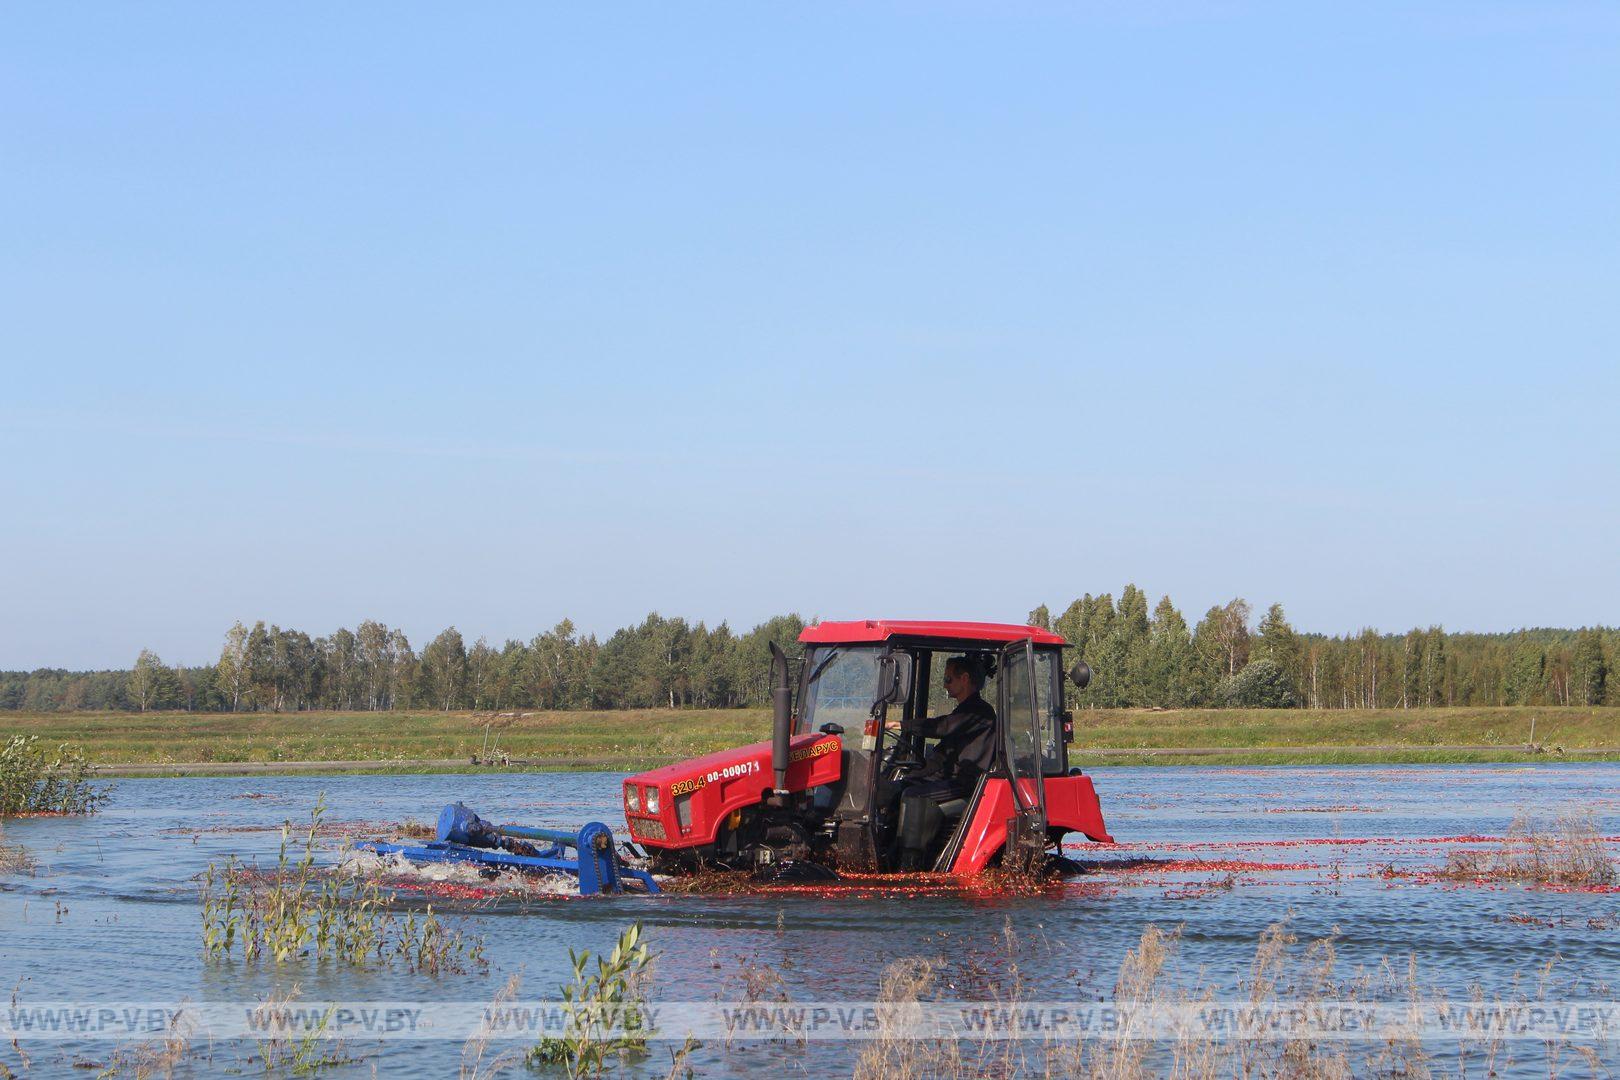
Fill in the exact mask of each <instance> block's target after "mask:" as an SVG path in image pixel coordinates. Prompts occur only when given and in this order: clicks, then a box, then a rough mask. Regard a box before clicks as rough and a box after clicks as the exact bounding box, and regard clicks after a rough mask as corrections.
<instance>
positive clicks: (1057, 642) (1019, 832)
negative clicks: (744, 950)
mask: <svg viewBox="0 0 1620 1080" xmlns="http://www.w3.org/2000/svg"><path fill="white" fill-rule="evenodd" d="M799 641H800V643H801V644H802V645H803V646H804V655H803V659H802V661H800V662H799V663H797V664H796V665H795V664H792V663H790V662H789V661H788V659H787V657H786V656H785V655H784V654H783V653H782V652H781V650H779V649H775V648H774V647H773V662H772V691H773V695H772V696H773V705H774V709H773V720H774V722H773V732H772V739H771V740H770V741H769V742H763V743H758V744H755V745H753V746H748V747H742V748H739V749H737V750H733V751H722V752H720V753H718V754H711V755H708V756H707V757H704V758H697V759H694V760H692V761H688V762H683V763H681V764H678V765H671V766H667V767H665V768H662V769H655V770H652V771H651V772H647V773H642V774H640V775H639V776H633V777H630V778H629V779H628V780H626V781H625V811H626V818H627V820H628V822H629V825H630V832H631V835H632V837H634V838H635V840H636V841H637V842H639V843H641V844H642V845H643V846H644V847H646V848H647V849H648V851H649V852H650V853H651V854H652V855H653V856H654V860H655V863H656V864H658V865H659V866H660V867H661V868H663V869H666V870H668V869H681V868H684V867H692V866H695V865H699V864H706V865H718V866H726V867H732V868H739V869H741V868H747V869H754V870H773V871H774V870H779V869H780V868H782V867H784V866H796V867H799V868H801V870H802V869H809V870H810V871H811V872H812V873H831V872H835V871H838V870H845V871H864V872H873V871H876V872H887V871H899V870H935V871H940V872H949V873H953V874H959V875H971V874H974V873H976V872H978V871H979V870H981V869H983V868H984V867H986V866H988V865H991V864H992V863H994V864H998V865H1002V866H1009V867H1011V866H1025V867H1036V866H1040V865H1042V864H1044V862H1045V861H1046V859H1047V858H1048V856H1049V854H1050V853H1054V852H1055V851H1056V849H1057V848H1058V846H1059V845H1060V843H1061V841H1062V838H1063V837H1064V836H1065V835H1066V834H1068V833H1070V832H1078V833H1080V834H1082V835H1084V836H1087V837H1089V838H1090V839H1092V840H1095V841H1100V842H1105V843H1111V842H1112V839H1111V838H1110V837H1109V835H1108V833H1107V830H1106V828H1105V827H1104V825H1103V819H1102V812H1101V809H1100V807H1099V805H1098V802H1097V796H1096V792H1095V790H1094V789H1093V788H1092V784H1091V780H1090V778H1089V777H1086V776H1083V775H1081V774H1080V771H1079V770H1078V769H1071V768H1070V766H1069V762H1068V744H1069V742H1070V740H1071V739H1072V738H1073V732H1074V722H1073V717H1072V715H1071V714H1070V713H1068V712H1066V711H1065V710H1064V708H1063V680H1064V678H1065V671H1064V667H1063V648H1064V646H1065V645H1066V644H1067V643H1066V642H1065V641H1064V640H1063V638H1061V637H1060V636H1058V635H1057V634H1054V633H1052V632H1050V631H1048V630H1043V629H1041V628H1039V627H1032V626H1017V625H1004V624H996V623H961V622H892V621H890V622H886V621H876V620H866V621H861V622H836V623H821V624H818V625H816V626H812V627H809V628H807V629H806V630H805V631H804V632H803V633H802V634H801V635H800V637H799ZM953 661H954V662H953ZM948 668H949V670H950V671H952V672H953V673H958V674H959V673H960V672H962V671H970V672H971V673H972V680H973V683H974V685H975V686H976V687H977V689H978V693H979V695H980V696H981V697H982V698H983V704H980V703H972V705H971V708H970V711H971V712H972V715H971V717H970V720H971V723H968V724H966V725H963V724H956V725H955V726H956V727H957V728H958V729H959V730H958V731H956V732H955V733H954V735H948V736H947V737H946V738H945V739H941V740H937V741H936V740H932V739H930V738H929V737H928V735H929V731H930V728H931V725H929V724H928V723H927V721H928V718H930V717H940V716H944V715H946V714H950V713H951V712H952V710H953V709H955V708H957V702H956V701H954V700H952V697H950V696H947V692H946V686H945V680H944V676H945V674H946V672H947V669H948ZM1089 674H1090V673H1089V670H1088V669H1087V668H1086V666H1085V664H1084V663H1076V664H1075V665H1074V666H1073V668H1072V669H1070V671H1069V672H1068V673H1067V676H1068V677H1069V678H1070V679H1071V680H1072V681H1074V682H1075V683H1076V684H1077V685H1080V686H1082V687H1083V686H1084V685H1085V683H1086V682H1087V681H1088V679H1089ZM966 689H967V688H966V687H964V686H962V684H960V683H957V684H956V685H955V686H954V687H953V692H954V693H956V694H961V695H962V696H964V697H965V696H966V695H965V693H963V691H965V690H966ZM990 714H993V715H990ZM964 715H965V714H964ZM966 758H971V759H972V762H974V763H976V764H974V765H973V767H968V766H965V765H963V763H962V761H963V759H966ZM981 766H982V767H981Z"/></svg>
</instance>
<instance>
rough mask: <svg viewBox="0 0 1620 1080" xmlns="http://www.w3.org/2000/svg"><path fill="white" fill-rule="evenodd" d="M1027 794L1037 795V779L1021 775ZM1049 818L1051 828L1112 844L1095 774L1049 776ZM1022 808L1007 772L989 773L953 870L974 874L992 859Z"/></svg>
mask: <svg viewBox="0 0 1620 1080" xmlns="http://www.w3.org/2000/svg"><path fill="white" fill-rule="evenodd" d="M1019 784H1020V785H1022V788H1023V792H1024V794H1025V796H1026V798H1027V799H1029V800H1033V799H1034V798H1035V785H1034V783H1033V782H1032V781H1030V780H1020V781H1019ZM1045 787H1046V824H1047V829H1048V833H1049V834H1050V833H1058V834H1062V833H1065V832H1078V833H1082V834H1084V835H1085V836H1086V837H1088V838H1089V839H1091V840H1095V841H1097V842H1098V843H1103V844H1112V843H1113V842H1114V838H1113V837H1112V836H1109V835H1108V830H1107V828H1106V827H1105V826H1104V825H1103V817H1102V806H1101V805H1100V804H1099V803H1098V801H1097V792H1096V789H1095V788H1093V787H1092V786H1091V777H1089V776H1051V777H1047V778H1046V781H1045ZM1016 813H1017V806H1016V805H1015V804H1014V802H1013V793H1012V783H1011V782H1010V781H1009V780H1007V779H1006V778H1005V777H994V778H991V779H987V780H986V781H985V783H984V790H983V791H982V792H980V793H979V801H978V803H977V804H976V805H975V806H974V809H973V817H972V819H971V820H969V821H968V823H967V826H966V832H964V834H963V836H962V845H961V847H960V848H959V849H958V851H957V854H956V858H955V860H954V861H953V862H952V863H951V867H950V872H951V873H952V874H956V875H958V876H960V877H971V876H972V875H974V874H977V873H978V872H979V871H980V870H983V869H984V868H985V867H986V866H987V865H989V863H990V860H991V859H992V858H994V857H995V855H996V853H997V852H998V851H1000V850H1001V849H1002V847H1003V846H1005V845H1006V843H1007V822H1008V821H1010V820H1011V819H1012V818H1013V817H1014V816H1015V815H1016Z"/></svg>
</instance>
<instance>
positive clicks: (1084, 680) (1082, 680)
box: [1069, 660, 1091, 690]
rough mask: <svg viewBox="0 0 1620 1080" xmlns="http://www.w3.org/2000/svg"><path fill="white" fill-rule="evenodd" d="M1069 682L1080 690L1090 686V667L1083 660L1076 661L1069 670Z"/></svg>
mask: <svg viewBox="0 0 1620 1080" xmlns="http://www.w3.org/2000/svg"><path fill="white" fill-rule="evenodd" d="M1069 681H1070V682H1072V683H1074V685H1075V687H1076V688H1077V689H1080V690H1084V689H1085V688H1086V687H1087V686H1089V685H1091V665H1090V664H1088V663H1086V662H1085V661H1084V660H1076V661H1075V662H1074V667H1072V668H1070V669H1069Z"/></svg>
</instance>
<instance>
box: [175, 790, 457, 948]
mask: <svg viewBox="0 0 1620 1080" xmlns="http://www.w3.org/2000/svg"><path fill="white" fill-rule="evenodd" d="M325 802H326V800H325V796H322V797H321V799H320V801H318V802H317V803H316V804H315V808H314V810H313V811H311V813H310V823H309V826H308V828H307V829H306V830H305V831H304V833H303V839H302V850H301V852H300V853H299V854H298V857H297V859H296V861H294V860H293V858H292V856H291V853H290V852H289V843H290V841H291V840H292V826H291V823H287V824H285V825H283V826H282V831H281V849H280V852H279V854H278V855H277V858H276V865H275V868H274V869H271V870H261V869H260V868H258V867H257V866H244V865H243V864H241V863H238V862H237V861H236V859H235V857H234V856H233V857H232V858H231V859H230V860H229V861H228V862H227V863H226V864H225V866H224V867H219V866H216V865H215V864H213V863H210V864H209V866H208V870H207V872H206V874H205V875H204V878H203V883H202V889H201V898H202V935H203V951H204V952H205V953H206V954H208V955H209V956H218V957H229V956H232V955H234V954H235V953H237V952H238V951H240V954H241V956H242V958H243V959H244V960H249V961H255V960H260V959H267V960H272V961H275V962H277V963H285V962H289V961H293V960H297V959H301V958H304V957H313V958H315V959H317V960H328V959H330V960H341V961H345V962H347V963H351V964H366V963H381V964H399V965H401V966H403V967H405V968H406V969H408V970H411V971H423V972H427V973H430V974H437V973H438V972H440V971H451V972H460V971H465V970H467V968H468V967H469V966H476V967H480V968H483V967H487V966H488V964H487V961H486V960H485V959H484V947H483V941H482V939H479V938H469V937H466V936H464V935H463V934H462V933H461V932H460V931H459V930H456V929H453V928H449V927H446V926H445V925H444V924H443V923H441V922H440V921H439V918H438V916H436V915H435V914H434V913H433V906H432V905H431V904H429V905H428V907H427V910H426V911H425V912H424V913H423V914H422V915H421V917H420V918H418V916H417V914H416V913H415V912H414V911H406V912H405V914H404V917H403V918H401V917H400V916H399V915H398V914H397V913H395V912H393V911H391V910H389V907H388V903H389V901H390V900H391V897H390V896H388V895H386V894H385V893H384V892H383V889H382V886H381V885H380V884H379V883H378V882H376V881H375V880H365V879H359V878H356V879H351V880H344V878H342V877H340V876H338V875H335V874H331V873H325V872H320V871H317V870H316V868H315V844H316V838H317V836H318V835H319V833H320V829H321V817H322V815H323V814H324V812H325Z"/></svg>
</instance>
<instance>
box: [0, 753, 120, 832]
mask: <svg viewBox="0 0 1620 1080" xmlns="http://www.w3.org/2000/svg"><path fill="white" fill-rule="evenodd" d="M38 743H39V739H38V737H37V736H33V735H30V736H27V737H26V738H25V737H23V736H21V735H16V736H13V737H12V738H11V739H9V740H8V741H7V742H6V744H5V746H3V747H0V817H4V816H8V815H13V814H93V813H95V812H96V810H97V809H98V808H99V807H100V804H101V800H102V798H103V797H104V794H105V793H104V792H102V791H101V790H100V789H98V788H95V787H92V786H91V784H90V763H89V762H88V761H86V760H85V759H84V755H83V754H82V753H80V752H79V750H78V748H77V747H74V746H69V745H67V744H66V743H64V744H62V745H61V746H58V747H57V748H56V750H55V752H54V753H53V752H50V751H47V750H45V749H44V748H43V747H41V746H39V745H38Z"/></svg>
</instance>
